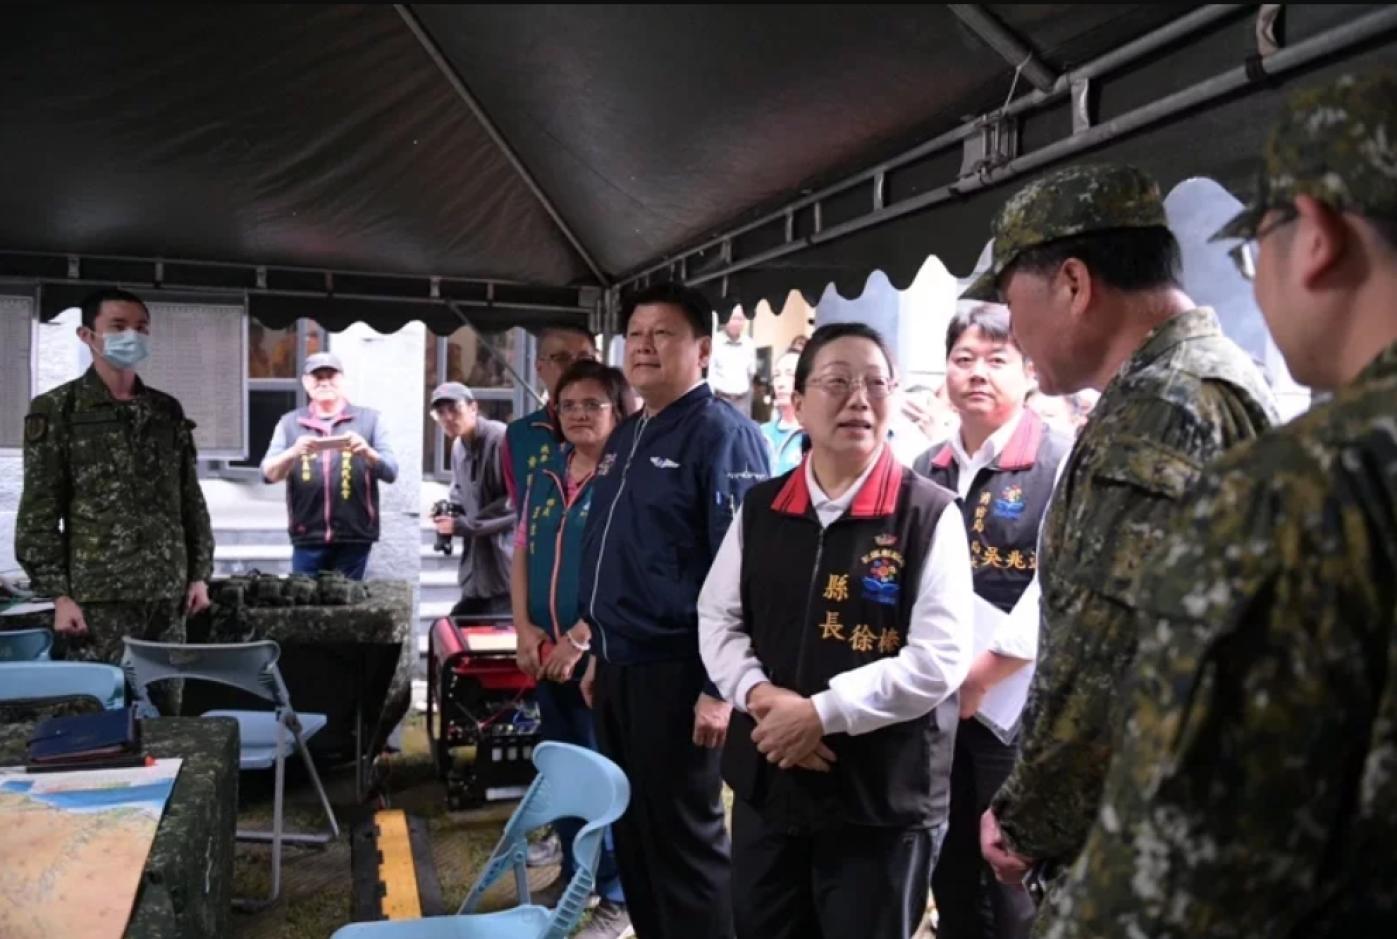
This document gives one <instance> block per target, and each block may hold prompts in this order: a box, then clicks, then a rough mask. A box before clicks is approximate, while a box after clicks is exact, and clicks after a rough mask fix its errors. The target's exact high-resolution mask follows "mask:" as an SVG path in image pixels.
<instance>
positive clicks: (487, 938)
mask: <svg viewBox="0 0 1397 939" xmlns="http://www.w3.org/2000/svg"><path fill="white" fill-rule="evenodd" d="M534 765H535V766H537V767H538V775H537V776H535V777H534V782H533V785H531V786H530V787H529V791H528V792H527V793H525V795H524V799H523V801H522V802H520V803H519V807H518V808H517V809H515V810H514V814H513V815H512V816H511V817H510V819H509V822H508V824H506V825H505V829H504V834H503V835H502V836H501V837H500V842H499V844H497V845H496V846H495V850H494V851H493V852H492V853H491V855H490V859H489V861H487V862H486V864H485V870H484V871H483V872H482V873H481V875H480V878H479V879H478V880H477V881H476V882H475V886H474V887H472V888H471V891H470V893H469V894H467V896H466V899H465V902H464V903H462V904H461V909H460V911H459V912H458V913H457V914H456V915H455V916H434V917H429V918H427V919H417V920H404V921H399V922H383V923H354V924H352V925H349V926H345V927H343V928H341V929H339V930H337V931H336V932H335V934H334V936H332V937H331V939H564V937H565V936H567V935H568V934H569V933H571V932H572V930H573V929H574V928H575V927H576V926H577V922H578V920H579V919H581V918H582V911H583V910H584V909H586V908H587V899H588V897H590V896H591V895H592V889H593V888H594V887H595V885H596V879H597V860H598V858H599V857H600V854H601V846H602V838H603V837H604V836H605V834H606V829H607V826H608V825H611V824H612V823H613V822H615V821H616V819H618V818H620V817H621V813H622V812H624V811H625V810H626V805H627V803H629V802H630V798H631V787H630V784H629V783H628V782H627V781H626V776H625V774H624V773H622V772H621V768H620V767H619V766H617V765H616V764H615V763H613V762H611V761H610V760H608V759H607V758H606V757H604V756H602V755H601V754H599V753H594V752H593V751H591V750H587V749H584V748H583V747H575V746H573V745H572V744H570V743H556V742H548V743H541V744H539V745H538V746H537V747H536V748H534ZM560 818H580V819H583V820H585V821H586V823H587V824H586V825H585V826H583V828H582V830H581V831H580V832H578V833H577V838H576V839H575V840H574V841H573V856H574V857H575V858H576V859H577V870H576V871H575V872H574V873H573V875H572V880H570V881H568V885H567V889H566V890H564V891H563V896H562V898H561V899H560V900H559V901H558V905H557V906H556V907H554V908H553V909H551V910H550V909H548V908H547V907H543V906H536V905H534V904H532V903H530V902H529V901H530V897H529V878H528V868H527V866H526V860H527V855H528V850H529V842H528V834H529V832H530V831H532V830H533V829H535V828H538V827H540V826H542V825H547V824H549V823H550V822H553V821H555V820H557V819H560ZM511 871H513V873H514V883H515V889H516V890H517V891H518V893H519V903H520V905H519V906H516V907H514V908H513V909H509V910H503V911H501V912H499V913H485V914H479V915H473V914H471V911H472V910H474V909H475V908H476V906H477V905H478V904H479V903H480V899H481V897H482V896H484V894H485V891H486V890H488V889H489V888H490V886H491V885H493V884H494V883H495V882H496V881H498V880H499V879H500V878H501V877H503V876H504V875H505V874H507V873H509V872H511Z"/></svg>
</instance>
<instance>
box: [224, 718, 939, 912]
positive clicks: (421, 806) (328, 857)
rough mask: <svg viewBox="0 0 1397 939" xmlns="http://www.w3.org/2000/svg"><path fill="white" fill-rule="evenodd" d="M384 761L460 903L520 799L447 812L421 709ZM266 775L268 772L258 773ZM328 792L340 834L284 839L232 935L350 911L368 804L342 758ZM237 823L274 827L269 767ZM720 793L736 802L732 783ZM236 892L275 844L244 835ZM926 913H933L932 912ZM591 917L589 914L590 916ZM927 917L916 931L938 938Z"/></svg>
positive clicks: (254, 877)
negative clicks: (355, 855)
mask: <svg viewBox="0 0 1397 939" xmlns="http://www.w3.org/2000/svg"><path fill="white" fill-rule="evenodd" d="M296 762H297V761H293V763H292V764H290V765H289V766H288V775H287V792H286V826H287V830H288V831H295V830H303V831H314V830H316V829H317V827H319V826H321V825H323V816H322V815H321V813H320V810H319V805H318V802H317V801H316V798H315V790H314V788H313V787H312V786H311V785H310V783H309V781H308V780H306V779H305V777H304V774H303V773H300V772H299V771H298V772H291V767H293V766H295V765H296ZM380 768H381V771H382V772H383V774H384V779H385V781H386V785H385V789H386V791H387V792H388V793H389V796H388V799H389V804H390V806H391V807H393V808H400V809H403V810H404V811H405V812H407V813H408V814H409V815H414V816H417V817H419V818H422V819H424V820H425V821H426V822H427V827H428V830H429V831H430V833H431V842H432V857H433V860H434V861H435V862H436V868H437V874H438V876H439V877H440V879H441V888H442V899H443V900H444V901H445V904H446V908H447V910H449V911H454V910H455V909H456V908H457V907H458V906H459V905H460V904H461V901H462V900H464V899H465V896H466V892H467V891H468V890H469V889H470V887H471V885H472V884H473V883H474V882H475V878H476V876H477V875H478V874H479V872H480V869H481V868H482V867H483V866H484V864H485V861H486V859H487V858H489V856H490V851H491V850H492V849H493V848H494V846H495V843H496V841H498V840H499V836H500V832H501V830H502V829H503V828H504V823H505V822H506V821H507V820H508V819H509V816H510V813H512V812H513V811H514V806H515V803H513V802H504V803H494V804H491V805H489V806H486V807H485V808H481V809H474V810H471V811H467V812H449V811H447V808H446V791H445V787H444V786H443V785H442V783H441V782H440V781H438V780H437V778H436V774H435V771H434V769H433V767H432V759H431V755H430V753H429V752H428V749H427V735H426V731H425V729H424V726H423V722H422V718H421V716H420V715H414V716H413V717H412V718H410V719H409V721H408V724H407V726H406V728H405V732H404V734H403V749H402V752H401V753H398V754H394V755H392V756H388V757H384V758H383V760H381V761H380ZM262 777H265V778H262ZM322 778H323V779H324V782H325V786H326V789H327V791H328V792H329V794H330V801H331V803H332V804H333V805H334V806H335V810H336V812H337V813H339V818H340V828H341V835H340V837H339V839H338V840H336V841H335V842H334V843H332V844H330V845H329V846H327V847H326V848H324V849H307V848H294V847H288V848H286V849H285V852H284V855H283V861H282V887H281V890H282V894H281V901H280V902H278V903H277V904H275V905H273V906H272V907H271V908H269V909H267V910H263V911H261V912H259V913H250V914H249V913H239V912H236V911H235V912H234V913H233V918H232V937H233V939H328V937H329V936H330V934H331V933H333V932H334V931H335V930H336V929H338V928H339V927H340V926H343V925H345V924H346V923H348V922H349V921H350V900H351V897H350V892H351V878H350V850H349V837H348V835H349V827H350V825H351V824H352V823H353V821H355V820H357V819H359V818H362V817H365V815H366V814H367V812H368V810H367V809H364V808H361V807H358V806H356V805H355V803H354V779H353V771H352V769H351V768H349V767H342V768H339V769H338V770H334V771H331V772H330V773H328V774H327V775H325V776H323V777H322ZM239 789H240V798H239V801H240V803H241V805H240V812H239V817H238V824H239V827H242V828H270V827H271V810H272V787H271V774H270V773H266V774H245V775H243V776H242V777H241V778H240V780H239ZM723 797H724V801H725V803H726V804H727V805H728V808H729V809H731V800H732V796H731V793H730V792H728V791H727V789H726V787H725V788H724V791H723ZM557 875H558V869H557V868H556V867H548V868H538V869H534V870H530V871H529V886H530V887H531V888H533V889H537V888H539V887H542V886H544V885H545V884H547V883H549V882H550V881H551V880H553V878H554V877H556V876H557ZM233 884H234V894H235V895H236V896H241V897H254V896H265V895H266V893H267V891H268V889H269V887H270V885H271V854H270V848H268V847H266V846H263V845H251V844H241V843H240V844H238V846H237V855H236V858H235V861H234V873H233ZM512 884H513V881H512V880H511V879H509V878H505V881H504V882H503V883H501V884H499V885H497V886H496V887H495V888H494V889H493V890H492V891H491V892H490V893H488V894H487V895H486V897H485V900H484V902H483V903H482V905H481V911H482V912H488V911H490V910H496V909H502V908H505V907H508V906H512V905H513V904H514V891H513V886H512ZM929 919H930V918H929ZM584 922H585V919H584ZM932 937H934V933H933V932H932V931H931V930H930V928H929V921H928V923H927V924H923V926H922V929H921V930H920V931H918V933H917V934H916V936H915V937H914V939H932Z"/></svg>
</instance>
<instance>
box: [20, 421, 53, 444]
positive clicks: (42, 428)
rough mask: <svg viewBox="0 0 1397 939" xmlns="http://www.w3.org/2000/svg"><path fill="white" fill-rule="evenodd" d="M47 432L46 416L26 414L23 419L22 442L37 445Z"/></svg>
mask: <svg viewBox="0 0 1397 939" xmlns="http://www.w3.org/2000/svg"><path fill="white" fill-rule="evenodd" d="M48 432H49V419H48V415H47V414H26V415H25V417H24V442H25V443H39V442H40V441H41V440H43V439H44V438H45V437H47V436H48Z"/></svg>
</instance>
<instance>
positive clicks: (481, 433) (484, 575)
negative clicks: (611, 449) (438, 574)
mask: <svg viewBox="0 0 1397 939" xmlns="http://www.w3.org/2000/svg"><path fill="white" fill-rule="evenodd" d="M431 413H432V420H434V421H436V422H437V423H438V424H440V425H441V429H442V432H443V433H445V434H446V436H447V438H448V439H452V440H454V441H455V442H454V443H453V444H452V445H451V492H450V495H449V496H448V497H447V498H448V500H449V501H450V502H452V503H454V504H455V505H457V506H460V513H459V514H457V515H455V516H450V515H440V516H437V517H436V518H435V519H434V520H433V524H434V525H435V526H436V530H437V533H438V534H442V535H456V536H460V538H461V539H462V548H461V567H460V573H459V576H458V581H459V582H460V584H461V599H460V600H459V601H457V603H456V605H455V606H454V607H452V609H451V615H452V616H470V615H479V614H484V613H502V614H508V613H509V611H510V605H509V573H510V562H511V560H512V557H513V552H514V546H513V538H512V537H511V533H512V531H513V528H514V513H513V511H512V510H511V509H510V505H509V490H508V489H507V488H506V487H505V479H504V464H503V460H502V459H501V452H500V451H501V449H502V448H503V446H504V436H505V425H504V424H502V423H500V422H499V421H492V420H490V419H489V418H486V417H481V416H480V405H479V404H478V403H477V402H476V400H475V396H474V395H472V394H471V391H470V389H469V388H467V387H466V386H465V385H462V384H460V383H458V382H454V381H452V382H446V383H445V384H442V385H438V386H437V388H436V390H435V391H433V392H432V404H431Z"/></svg>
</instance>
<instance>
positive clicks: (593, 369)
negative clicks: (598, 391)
mask: <svg viewBox="0 0 1397 939" xmlns="http://www.w3.org/2000/svg"><path fill="white" fill-rule="evenodd" d="M580 381H594V382H596V383H597V384H599V385H601V386H602V388H603V389H604V390H605V392H606V400H608V401H610V402H611V407H612V410H613V411H614V412H615V414H616V420H617V421H623V420H625V419H626V417H627V416H628V415H629V414H630V413H631V412H632V411H634V410H635V392H633V391H632V390H631V384H630V382H628V381H626V376H625V374H624V373H623V372H622V371H621V370H620V369H619V368H614V367H612V366H610V365H605V364H603V363H601V362H598V361H596V360H595V359H579V360H577V361H576V362H574V363H572V364H571V365H569V366H568V368H567V371H565V372H563V377H562V378H559V379H558V390H557V398H558V401H562V399H563V389H564V388H566V387H567V386H568V385H575V384H577V383H578V382H580ZM557 403H558V402H554V406H555V407H556V406H557Z"/></svg>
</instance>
